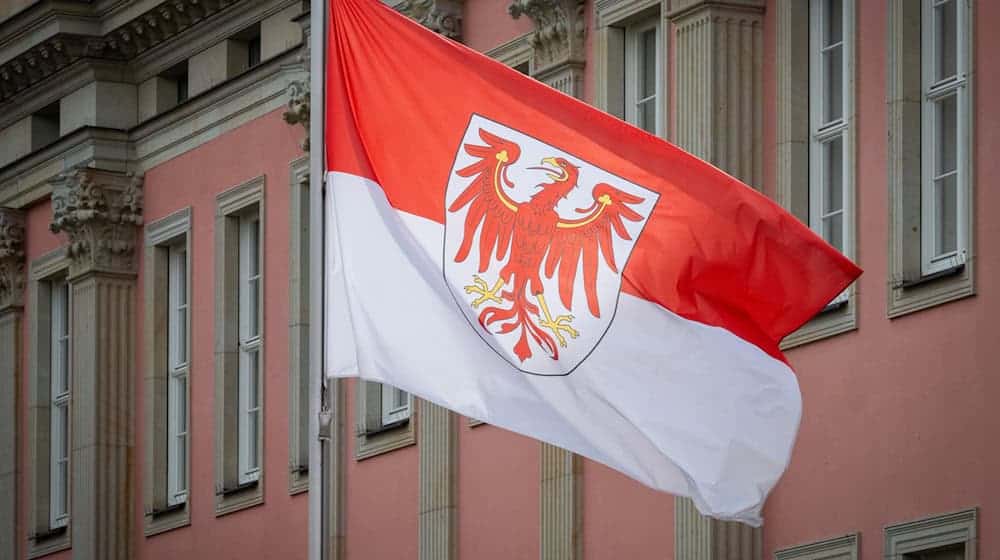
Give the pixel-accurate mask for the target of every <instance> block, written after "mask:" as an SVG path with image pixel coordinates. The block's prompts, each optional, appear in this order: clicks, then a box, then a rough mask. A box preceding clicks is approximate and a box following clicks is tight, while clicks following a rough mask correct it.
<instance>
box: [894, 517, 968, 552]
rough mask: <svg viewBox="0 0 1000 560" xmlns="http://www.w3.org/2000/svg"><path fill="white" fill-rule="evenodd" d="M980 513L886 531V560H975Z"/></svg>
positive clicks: (903, 524)
mask: <svg viewBox="0 0 1000 560" xmlns="http://www.w3.org/2000/svg"><path fill="white" fill-rule="evenodd" d="M977 517H978V512H977V511H976V510H975V509H968V510H965V511H959V512H955V513H949V514H945V515H939V516H936V517H928V518H926V519H920V520H917V521H911V522H908V523H900V524H897V525H890V526H888V527H886V529H885V555H886V558H898V559H900V560H975V558H976V542H977V541H976V524H977V523H976V521H977Z"/></svg>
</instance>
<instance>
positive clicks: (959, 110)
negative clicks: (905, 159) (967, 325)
mask: <svg viewBox="0 0 1000 560" xmlns="http://www.w3.org/2000/svg"><path fill="white" fill-rule="evenodd" d="M948 3H953V4H954V6H955V42H956V44H955V75H954V76H952V77H949V78H946V79H944V80H940V81H938V80H936V79H935V74H936V62H935V61H936V54H937V48H936V47H937V40H938V37H937V35H936V34H935V25H934V24H935V12H936V10H935V7H936V6H939V5H944V4H948ZM967 12H968V10H967V9H966V6H965V0H921V45H920V60H921V86H922V91H921V115H922V116H921V143H920V145H921V158H920V159H921V173H920V177H921V189H920V198H921V205H920V214H921V216H920V222H921V228H920V233H921V238H920V256H921V274H922V275H924V276H929V275H931V274H935V273H939V272H944V271H948V270H953V269H955V268H957V267H959V266H961V265H963V264H965V262H966V261H967V259H968V246H969V242H968V239H967V235H966V233H967V231H968V219H969V216H968V210H967V209H968V201H967V200H966V196H967V195H968V193H969V188H968V185H967V182H968V181H969V177H968V176H967V169H968V166H967V165H966V164H965V162H966V160H967V158H968V151H969V145H968V142H969V134H968V130H967V126H968V122H969V115H968V111H969V87H968V82H969V64H968V61H969V57H968V52H967V50H966V45H967V36H968V33H969V29H968V25H969V22H968V21H967V18H966V14H967ZM952 95H954V96H955V101H956V111H955V133H956V146H955V170H954V172H953V173H954V175H955V212H956V216H955V251H952V252H948V253H944V254H940V255H938V254H935V248H934V245H935V238H936V236H937V228H936V226H937V222H936V220H935V215H936V213H937V207H936V204H935V203H936V197H935V196H934V183H935V180H936V179H937V178H938V177H935V172H936V169H935V168H936V163H937V161H936V160H937V153H938V150H937V147H938V146H937V142H936V141H935V137H936V136H937V135H936V130H935V108H936V106H937V102H938V101H941V100H943V99H945V98H947V97H949V96H952ZM948 174H951V173H948ZM943 176H944V175H942V177H943Z"/></svg>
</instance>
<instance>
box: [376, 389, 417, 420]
mask: <svg viewBox="0 0 1000 560" xmlns="http://www.w3.org/2000/svg"><path fill="white" fill-rule="evenodd" d="M397 397H402V399H405V401H406V402H405V403H400V400H401V399H398V398H397ZM379 400H380V401H381V404H382V406H381V408H382V429H386V428H389V427H392V426H396V425H398V424H399V423H401V422H406V421H407V420H409V419H410V411H411V410H412V409H413V395H411V394H410V393H407V392H406V391H404V390H402V389H398V388H396V387H393V386H391V385H386V384H384V383H383V384H382V392H381V397H380V399H379Z"/></svg>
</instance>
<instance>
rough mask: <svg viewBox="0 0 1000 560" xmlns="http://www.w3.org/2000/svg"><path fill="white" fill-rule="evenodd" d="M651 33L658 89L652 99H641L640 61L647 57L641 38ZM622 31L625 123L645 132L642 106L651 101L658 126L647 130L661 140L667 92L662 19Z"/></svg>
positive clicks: (643, 20) (651, 18)
mask: <svg viewBox="0 0 1000 560" xmlns="http://www.w3.org/2000/svg"><path fill="white" fill-rule="evenodd" d="M650 29H652V30H653V31H654V33H655V38H656V47H655V54H656V63H655V64H654V69H655V75H654V76H653V82H654V84H655V87H654V91H653V95H652V96H648V97H646V98H644V99H639V97H638V95H639V94H638V89H639V85H638V84H639V77H640V72H641V70H640V58H641V57H642V56H644V55H645V53H644V52H643V51H642V45H641V38H642V36H643V34H644V33H646V32H647V31H649V30H650ZM623 30H624V40H625V71H624V75H623V77H622V87H623V88H624V90H625V116H624V119H625V122H627V123H629V124H631V125H633V126H635V127H637V128H640V129H643V130H645V128H644V127H643V126H641V125H640V124H639V122H638V121H639V115H640V111H639V105H640V104H641V103H644V102H646V101H652V103H653V107H654V113H653V119H654V120H655V121H656V122H655V126H654V127H653V128H654V130H652V131H648V130H647V132H649V133H650V134H653V135H655V136H662V135H663V120H664V119H663V114H664V111H663V107H662V104H661V100H662V97H663V89H664V88H663V65H664V63H665V62H664V57H663V24H662V22H661V18H660V17H659V14H656V15H648V16H645V17H643V18H641V19H638V20H636V21H633V22H631V23H629V24H628V25H626V26H625V27H624V28H623Z"/></svg>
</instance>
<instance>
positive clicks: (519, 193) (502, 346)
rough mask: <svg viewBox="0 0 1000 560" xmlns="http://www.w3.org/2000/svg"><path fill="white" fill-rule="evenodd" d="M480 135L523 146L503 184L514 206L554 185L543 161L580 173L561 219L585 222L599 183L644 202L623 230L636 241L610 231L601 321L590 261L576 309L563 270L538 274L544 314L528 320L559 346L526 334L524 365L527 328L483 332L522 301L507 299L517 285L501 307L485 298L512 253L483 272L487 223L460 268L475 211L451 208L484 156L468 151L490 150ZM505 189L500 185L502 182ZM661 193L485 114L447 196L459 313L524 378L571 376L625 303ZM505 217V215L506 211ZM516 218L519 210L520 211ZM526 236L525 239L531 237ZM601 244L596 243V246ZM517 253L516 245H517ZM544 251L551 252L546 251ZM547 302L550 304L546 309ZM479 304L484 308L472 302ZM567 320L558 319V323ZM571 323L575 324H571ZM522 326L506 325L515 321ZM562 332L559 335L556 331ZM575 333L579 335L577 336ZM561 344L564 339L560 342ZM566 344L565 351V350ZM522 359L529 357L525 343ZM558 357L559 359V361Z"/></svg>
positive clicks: (448, 254)
mask: <svg viewBox="0 0 1000 560" xmlns="http://www.w3.org/2000/svg"><path fill="white" fill-rule="evenodd" d="M480 129H482V130H485V131H487V132H489V133H491V134H493V135H495V136H497V137H500V138H502V139H504V140H506V141H508V142H513V143H515V144H517V146H518V147H519V148H520V157H518V158H517V160H516V161H514V162H512V163H511V164H510V165H509V167H508V168H507V170H506V171H507V173H506V174H507V178H508V179H509V180H510V181H511V182H512V183H513V187H511V186H508V185H506V184H503V185H502V186H501V187H500V188H502V189H503V193H504V194H505V195H506V196H507V197H509V200H510V201H513V202H514V203H515V205H518V206H519V205H524V204H528V203H530V202H531V199H532V196H533V195H535V194H536V193H538V192H539V191H540V190H541V189H542V187H541V186H540V185H542V184H543V183H546V182H549V181H551V179H550V178H549V177H551V175H548V174H547V172H546V171H544V170H541V169H530V168H531V167H538V166H540V163H541V162H542V160H544V159H546V158H560V157H561V158H564V159H565V160H567V161H569V162H570V163H572V164H573V165H575V166H577V167H578V168H579V178H578V181H577V184H576V187H575V188H573V189H572V191H570V193H569V194H568V195H567V196H566V197H565V198H563V199H562V200H561V202H559V203H558V204H557V205H556V207H555V211H556V213H557V214H558V215H559V219H560V220H566V221H572V220H577V221H579V220H581V219H582V218H586V216H587V214H586V213H585V212H584V213H581V211H580V210H582V209H588V208H594V207H596V206H598V205H597V204H596V203H595V196H594V187H595V185H598V184H600V183H606V184H608V185H611V186H613V187H614V188H615V189H618V190H619V191H622V192H625V193H628V194H631V195H633V196H635V197H638V198H641V199H642V202H639V203H635V204H629V206H628V207H629V208H630V209H631V210H633V211H634V212H636V213H637V214H639V215H640V216H641V219H639V220H634V221H633V220H622V224H623V225H624V227H625V229H626V230H627V231H628V234H629V237H630V238H631V239H624V238H622V237H621V236H620V235H618V234H616V233H615V232H614V231H613V230H612V232H611V239H612V240H613V241H612V247H613V251H614V261H615V263H616V264H617V267H618V271H617V272H616V271H614V270H612V268H611V267H610V266H608V265H607V264H606V262H605V260H604V258H603V256H602V257H599V258H598V267H597V280H596V293H597V301H598V303H599V309H600V313H599V315H600V317H595V316H594V315H593V314H592V313H591V311H590V310H589V308H588V305H587V295H586V291H585V285H584V282H585V281H584V274H583V259H582V258H581V259H578V260H579V262H578V263H577V267H578V268H577V273H576V276H575V284H574V285H573V298H572V303H571V306H572V309H568V308H566V307H565V306H564V304H563V302H562V300H561V298H560V297H559V280H558V278H559V271H558V270H557V271H556V272H555V273H554V274H553V275H552V277H551V278H549V277H547V276H546V274H545V271H544V270H539V272H538V276H539V278H540V279H541V281H542V286H543V289H544V292H543V293H542V294H541V296H539V294H533V293H525V294H524V297H525V298H526V299H527V301H529V302H531V303H532V304H533V305H534V306H535V307H538V308H539V309H538V313H537V314H530V316H529V317H528V320H530V321H532V322H533V323H534V325H535V326H536V327H538V328H540V329H541V330H542V332H545V333H548V335H549V336H550V338H551V340H553V341H555V342H556V344H557V345H558V348H557V352H556V353H553V352H551V351H548V349H547V348H546V347H545V346H544V345H542V344H540V343H539V342H538V341H537V340H536V339H535V338H533V337H532V336H530V333H528V336H526V339H527V342H528V347H530V354H531V355H530V356H529V357H526V358H524V359H522V357H520V356H518V354H517V352H516V351H515V345H517V344H518V342H519V340H520V338H521V336H522V334H523V333H522V331H523V330H524V328H527V327H522V328H519V327H518V326H517V325H515V326H514V328H513V330H511V331H510V332H506V333H502V332H501V330H502V324H503V323H504V322H500V323H494V324H492V325H490V326H488V327H484V326H483V325H482V324H481V323H480V316H481V314H482V313H483V311H484V310H485V309H487V308H490V307H493V308H499V309H509V308H510V307H511V306H513V305H515V302H513V301H508V300H507V299H504V298H503V297H501V293H502V292H503V291H510V290H511V289H512V288H513V287H512V286H504V287H503V288H502V289H501V290H500V291H498V292H497V293H496V294H495V295H494V296H495V297H499V299H500V301H499V302H498V301H497V300H496V299H492V298H484V295H486V294H485V293H484V292H489V291H490V290H491V289H492V288H494V287H495V286H496V285H497V281H498V280H499V279H500V271H501V269H503V267H504V265H505V264H507V261H508V260H509V259H510V258H511V255H512V253H513V251H512V250H508V251H507V254H506V255H505V256H504V258H503V259H502V260H498V259H497V258H496V257H497V254H496V251H494V252H493V254H492V255H491V257H490V259H489V264H488V268H487V269H486V270H484V271H480V270H479V268H480V255H479V240H478V237H479V236H480V234H481V233H482V225H480V226H478V227H477V228H476V229H475V231H474V232H473V235H475V236H476V239H474V240H473V242H472V250H471V253H470V254H469V255H468V257H467V258H465V259H464V260H463V261H461V262H458V261H457V260H456V255H457V254H458V252H459V248H460V246H461V245H462V241H463V238H464V237H465V235H466V231H465V230H466V227H465V225H466V217H467V215H468V213H469V211H470V209H471V208H472V205H471V204H467V205H465V206H464V207H461V208H457V209H456V210H455V211H454V212H452V211H449V208H450V207H451V206H452V204H453V203H454V202H455V201H456V199H457V198H458V197H459V195H461V194H462V193H463V191H465V190H466V189H467V188H468V187H469V186H470V184H471V183H472V181H473V178H470V177H463V176H460V175H459V174H458V171H459V170H461V169H463V168H466V167H467V166H469V165H472V164H474V163H476V162H478V161H481V158H479V157H476V156H474V155H471V154H470V153H469V152H468V151H467V149H466V146H467V145H471V146H485V145H486V143H485V142H484V141H483V140H482V139H481V138H480ZM497 183H498V184H499V181H497ZM658 196H659V195H658V194H657V193H655V192H653V191H651V190H649V189H646V188H643V187H640V186H639V185H636V184H635V183H632V182H630V181H627V180H625V179H623V178H621V177H618V176H616V175H612V174H610V173H608V172H607V171H604V170H603V169H600V168H598V167H596V166H594V165H592V164H590V163H588V162H586V161H584V160H582V159H580V158H578V157H576V156H575V155H573V154H572V153H571V152H567V151H564V150H561V149H559V148H556V147H554V146H551V145H548V144H545V143H543V142H540V141H538V140H536V139H535V138H532V137H531V136H528V135H527V134H524V133H522V132H518V131H516V130H514V129H512V128H509V127H507V126H504V125H502V124H500V123H497V122H494V121H491V120H489V119H486V118H484V117H481V116H479V115H473V117H472V119H470V121H469V125H468V127H467V128H466V130H465V135H464V137H463V139H462V143H461V145H459V146H458V148H457V153H456V156H455V163H454V164H453V166H452V170H451V174H450V175H449V179H448V191H447V195H446V197H445V198H446V200H445V216H446V218H445V241H444V277H445V279H446V281H447V282H448V285H449V287H450V289H451V292H452V294H453V295H454V296H455V301H456V302H457V304H458V306H459V308H460V309H461V310H462V312H463V313H464V314H465V316H466V318H467V319H468V320H469V325H470V326H471V327H472V328H473V329H475V330H476V332H477V333H478V334H479V335H480V337H481V338H482V339H483V340H484V341H485V342H486V343H487V344H489V345H490V347H491V348H493V350H494V351H496V352H497V353H498V354H499V355H500V356H502V357H503V358H504V359H506V360H507V361H508V362H510V364H511V365H513V366H514V367H515V368H517V369H519V370H520V371H522V372H524V373H530V374H535V375H567V374H569V373H572V371H573V370H574V369H576V368H577V366H579V365H580V364H581V363H583V361H584V360H586V358H587V356H588V355H590V353H591V352H592V351H593V350H594V348H595V347H596V346H597V345H598V344H599V343H600V341H601V338H602V337H603V336H604V334H605V333H606V332H607V330H608V328H609V327H610V326H611V323H612V321H613V319H614V316H615V310H616V308H617V306H618V297H619V292H620V289H621V272H622V271H624V270H625V267H626V263H627V262H628V259H629V256H630V255H631V253H632V248H633V247H634V246H635V243H636V241H637V240H638V239H639V236H640V235H641V234H642V230H643V227H644V226H645V224H646V221H647V219H648V217H649V215H650V213H651V212H652V210H653V207H654V206H655V205H656V202H657V198H658ZM505 211H506V210H505ZM514 212H516V211H514ZM518 235H519V231H518V230H517V229H516V228H515V230H514V232H513V236H514V237H515V238H516V237H517V236H518ZM525 235H526V234H525ZM592 242H595V243H596V241H592ZM511 247H512V246H511ZM541 250H543V251H545V250H547V249H545V248H544V246H543V248H542V249H541ZM540 299H543V301H544V304H545V305H544V306H542V305H539V304H540V303H541V302H540V301H539V300H540ZM477 300H479V301H478V305H476V306H474V305H473V304H474V303H476V302H477ZM542 307H545V308H547V311H548V319H550V320H551V321H548V323H550V324H551V323H552V322H555V323H558V324H562V325H566V326H568V327H569V328H567V329H559V328H555V327H553V326H548V327H546V326H543V325H544V324H546V323H547V321H546V319H547V318H546V316H545V313H544V311H542ZM560 317H561V318H562V320H561V321H560V320H558V318H560ZM569 317H571V319H567V318H569ZM514 322H516V321H514V320H511V321H506V323H514ZM556 331H558V332H556ZM573 334H575V336H573ZM560 339H561V340H560ZM560 342H564V343H565V345H563V344H560ZM521 344H522V346H521V348H522V351H521V352H522V354H523V348H524V346H523V344H524V343H523V342H522V343H521ZM553 354H557V356H554V355H553Z"/></svg>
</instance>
